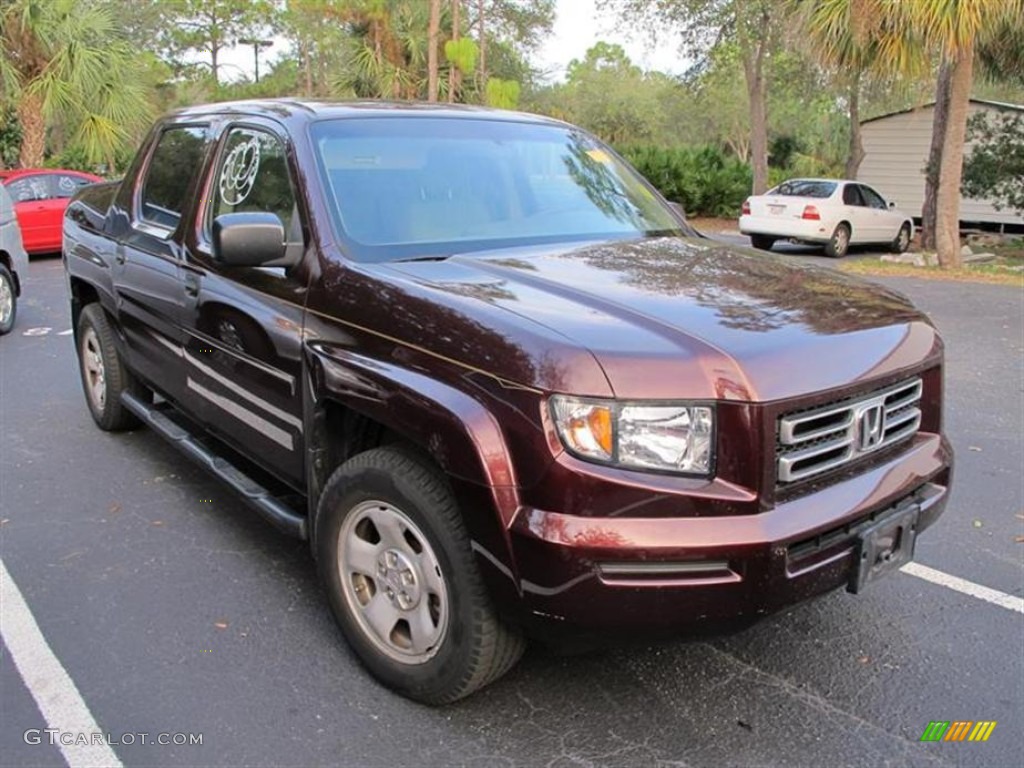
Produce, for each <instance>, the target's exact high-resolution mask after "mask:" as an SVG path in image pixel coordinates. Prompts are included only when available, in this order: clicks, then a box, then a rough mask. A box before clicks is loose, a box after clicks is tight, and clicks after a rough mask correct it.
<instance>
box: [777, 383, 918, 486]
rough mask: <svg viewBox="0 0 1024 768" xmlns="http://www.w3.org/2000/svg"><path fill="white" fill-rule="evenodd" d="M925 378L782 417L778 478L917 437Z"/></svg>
mask: <svg viewBox="0 0 1024 768" xmlns="http://www.w3.org/2000/svg"><path fill="white" fill-rule="evenodd" d="M921 391H922V386H921V379H912V380H910V381H905V382H903V383H902V384H897V385H895V386H893V387H888V388H886V389H882V390H879V391H878V392H873V393H872V394H870V395H867V396H864V397H857V398H851V399H849V400H844V401H842V402H839V403H831V404H829V405H826V406H822V407H820V408H813V409H811V410H807V411H800V412H798V413H790V414H787V415H785V416H783V417H782V418H780V419H779V431H778V446H777V449H776V450H777V454H778V461H777V463H778V480H779V482H780V483H795V482H797V481H799V480H806V479H808V478H810V477H814V476H815V475H820V474H822V473H823V472H828V471H829V470H832V469H836V468H838V467H841V466H843V465H844V464H848V463H850V462H852V461H856V460H857V459H859V458H861V457H863V456H866V455H868V454H870V453H874V452H875V451H877V450H880V449H882V448H885V447H887V446H890V445H892V444H893V443H896V442H899V441H900V440H904V439H906V438H908V437H912V436H913V435H914V434H916V433H917V430H918V429H919V428H920V426H921V407H920V405H921Z"/></svg>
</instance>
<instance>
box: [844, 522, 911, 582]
mask: <svg viewBox="0 0 1024 768" xmlns="http://www.w3.org/2000/svg"><path fill="white" fill-rule="evenodd" d="M919 512H920V510H919V509H918V507H917V506H916V505H912V506H909V507H903V508H901V509H898V510H896V511H895V512H893V513H892V514H890V515H886V516H885V517H883V518H881V519H880V520H876V521H875V522H874V523H872V524H871V525H869V526H868V527H867V528H865V529H863V530H862V531H861V532H860V533H859V534H857V539H856V543H855V546H854V554H855V555H856V562H855V563H854V568H853V573H852V574H850V581H849V583H848V584H847V585H846V590H847V591H848V592H853V593H854V594H857V593H859V592H861V591H862V590H863V589H864V587H866V586H867V585H868V584H869V583H871V582H872V581H876V580H877V579H879V578H881V577H882V576H885V575H886V574H888V573H890V572H892V571H895V570H897V569H899V568H901V567H902V566H904V565H906V564H907V563H909V562H910V561H911V560H912V559H913V558H914V541H915V540H916V539H917V519H918V515H919Z"/></svg>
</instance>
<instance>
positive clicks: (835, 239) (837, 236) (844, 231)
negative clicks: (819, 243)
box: [825, 224, 850, 259]
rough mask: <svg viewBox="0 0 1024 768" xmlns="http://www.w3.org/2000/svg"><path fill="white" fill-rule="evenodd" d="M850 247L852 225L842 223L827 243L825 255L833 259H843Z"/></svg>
mask: <svg viewBox="0 0 1024 768" xmlns="http://www.w3.org/2000/svg"><path fill="white" fill-rule="evenodd" d="M849 249H850V227H849V226H847V225H846V224H840V225H839V226H837V227H836V229H835V231H834V232H833V233H832V237H831V239H829V241H828V243H827V244H826V245H825V255H826V256H831V257H832V258H833V259H841V258H842V257H843V256H845V255H846V252H847V251H848V250H849Z"/></svg>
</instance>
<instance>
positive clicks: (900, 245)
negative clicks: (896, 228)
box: [889, 224, 910, 253]
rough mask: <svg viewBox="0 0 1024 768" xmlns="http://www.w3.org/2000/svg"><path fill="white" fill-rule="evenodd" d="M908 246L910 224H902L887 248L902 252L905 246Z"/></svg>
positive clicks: (894, 251) (905, 248)
mask: <svg viewBox="0 0 1024 768" xmlns="http://www.w3.org/2000/svg"><path fill="white" fill-rule="evenodd" d="M909 247H910V225H909V224H904V225H903V226H902V227H900V233H899V234H898V235H896V239H895V240H893V241H892V243H891V244H890V245H889V250H890V251H892V252H893V253H904V252H905V251H906V250H907V248H909Z"/></svg>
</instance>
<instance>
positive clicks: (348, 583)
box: [338, 501, 449, 664]
mask: <svg viewBox="0 0 1024 768" xmlns="http://www.w3.org/2000/svg"><path fill="white" fill-rule="evenodd" d="M338 536H339V541H338V545H339V546H338V569H339V575H340V577H341V584H342V592H343V594H344V598H345V604H346V606H347V608H348V610H349V612H350V613H351V615H352V616H353V617H354V618H355V620H356V623H357V624H358V626H359V629H360V630H361V631H362V633H363V634H364V636H365V637H366V638H367V639H368V640H369V641H370V642H371V643H372V644H373V645H374V647H375V648H377V650H379V651H380V652H381V653H383V654H385V655H387V656H388V657H390V658H392V659H394V660H396V661H399V662H402V663H404V664H422V663H424V662H426V661H428V660H429V659H431V658H432V657H433V656H434V655H435V654H436V653H437V651H438V649H439V648H440V647H441V643H442V641H443V640H444V636H445V633H446V632H447V628H448V614H449V604H448V603H449V598H448V590H447V587H446V586H445V581H444V577H443V575H442V572H441V564H440V562H439V561H438V558H437V555H436V554H435V553H434V550H433V548H432V547H431V545H430V542H429V541H428V540H427V538H426V536H424V535H423V532H422V531H421V530H420V529H419V527H418V526H417V525H416V524H415V523H414V522H413V521H412V520H411V519H410V518H409V516H408V515H406V514H405V513H404V512H402V511H401V510H400V509H398V508H397V507H395V506H393V505H391V504H388V503H386V502H383V501H364V502H362V503H360V504H359V505H357V506H356V507H355V509H353V510H352V511H351V512H350V513H349V514H348V515H347V516H346V519H345V522H344V524H343V525H342V527H341V530H340V531H339V534H338Z"/></svg>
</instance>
